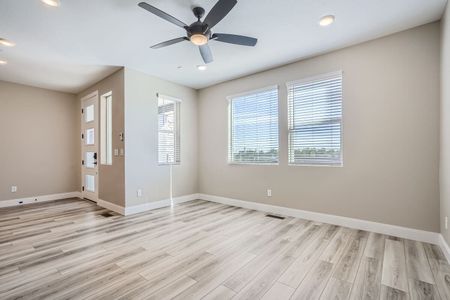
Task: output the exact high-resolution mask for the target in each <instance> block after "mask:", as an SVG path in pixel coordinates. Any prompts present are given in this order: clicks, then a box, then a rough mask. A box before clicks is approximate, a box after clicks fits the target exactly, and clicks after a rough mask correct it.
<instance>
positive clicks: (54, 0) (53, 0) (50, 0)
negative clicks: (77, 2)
mask: <svg viewBox="0 0 450 300" xmlns="http://www.w3.org/2000/svg"><path fill="white" fill-rule="evenodd" d="M41 1H42V2H43V3H45V4H47V5H48V6H53V7H58V6H60V5H61V2H59V0H41Z"/></svg>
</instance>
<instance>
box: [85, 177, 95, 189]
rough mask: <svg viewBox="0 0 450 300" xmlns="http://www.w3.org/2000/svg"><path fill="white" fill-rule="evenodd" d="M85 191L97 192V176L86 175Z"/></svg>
mask: <svg viewBox="0 0 450 300" xmlns="http://www.w3.org/2000/svg"><path fill="white" fill-rule="evenodd" d="M84 189H85V190H86V191H88V192H95V176H94V175H85V176H84Z"/></svg>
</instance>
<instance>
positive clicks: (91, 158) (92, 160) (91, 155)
mask: <svg viewBox="0 0 450 300" xmlns="http://www.w3.org/2000/svg"><path fill="white" fill-rule="evenodd" d="M95 156H96V155H95V152H86V154H85V158H84V164H85V166H86V168H90V169H93V168H95V167H96V161H97V159H96V157H95Z"/></svg>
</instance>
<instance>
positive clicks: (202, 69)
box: [197, 65, 208, 71]
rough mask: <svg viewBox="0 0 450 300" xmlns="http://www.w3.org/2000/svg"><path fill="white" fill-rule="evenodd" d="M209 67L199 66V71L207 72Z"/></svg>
mask: <svg viewBox="0 0 450 300" xmlns="http://www.w3.org/2000/svg"><path fill="white" fill-rule="evenodd" d="M207 68H208V67H207V66H206V65H199V66H197V69H199V70H200V71H205V70H206V69H207Z"/></svg>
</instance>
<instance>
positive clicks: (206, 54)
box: [199, 44, 214, 64]
mask: <svg viewBox="0 0 450 300" xmlns="http://www.w3.org/2000/svg"><path fill="white" fill-rule="evenodd" d="M199 49H200V54H201V55H202V58H203V61H204V62H205V64H209V63H210V62H212V61H213V60H214V59H213V56H212V52H211V49H210V48H209V46H208V44H206V45H203V46H199Z"/></svg>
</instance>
